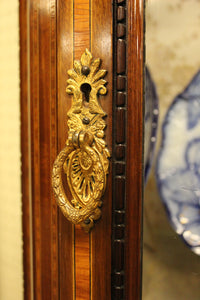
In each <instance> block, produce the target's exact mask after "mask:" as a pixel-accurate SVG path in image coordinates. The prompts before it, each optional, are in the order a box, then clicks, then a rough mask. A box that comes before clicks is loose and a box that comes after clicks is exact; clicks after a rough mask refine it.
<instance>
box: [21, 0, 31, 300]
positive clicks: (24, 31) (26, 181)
mask: <svg viewBox="0 0 200 300" xmlns="http://www.w3.org/2000/svg"><path fill="white" fill-rule="evenodd" d="M27 13H28V7H27V2H26V1H20V7H19V17H20V20H19V21H20V114H21V116H20V117H21V172H22V177H21V182H22V183H21V191H22V211H23V215H22V226H23V271H24V299H27V300H30V299H31V298H32V294H33V286H32V267H33V266H32V259H31V253H32V234H31V211H30V206H31V195H30V182H31V178H30V166H31V163H30V136H29V115H28V112H29V101H28V100H29V99H28V80H29V78H28V75H29V72H28V66H27V62H28V39H27V36H28V24H27V21H28V20H27Z"/></svg>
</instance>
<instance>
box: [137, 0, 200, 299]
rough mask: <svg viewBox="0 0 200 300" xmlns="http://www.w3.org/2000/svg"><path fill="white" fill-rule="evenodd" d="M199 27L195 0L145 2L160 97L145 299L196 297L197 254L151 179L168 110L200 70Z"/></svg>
mask: <svg viewBox="0 0 200 300" xmlns="http://www.w3.org/2000/svg"><path fill="white" fill-rule="evenodd" d="M199 28H200V1H199V0H148V1H146V63H147V65H148V67H149V70H150V72H151V75H152V78H153V79H154V82H155V84H156V88H157V93H158V97H159V126H158V132H157V133H158V134H157V145H156V146H157V149H156V153H155V156H154V166H153V168H152V170H151V174H150V176H149V180H148V182H147V185H146V188H145V193H144V249H143V250H144V255H143V298H142V299H143V300H169V299H170V300H179V299H181V300H190V299H192V300H199V299H200V257H199V256H197V255H196V254H194V253H192V252H191V250H190V249H189V248H188V247H187V246H186V245H185V244H184V243H183V241H182V240H181V239H180V237H179V236H178V235H177V234H176V233H175V232H174V230H173V229H172V227H171V226H170V222H169V220H168V217H167V214H166V211H165V209H164V206H163V204H162V202H161V199H160V196H159V194H158V189H157V185H156V180H155V169H156V159H157V154H158V150H159V148H160V146H161V127H162V123H163V120H164V117H165V115H166V112H167V110H168V108H169V106H170V105H171V103H172V101H173V99H174V98H175V97H176V96H177V94H178V93H181V92H182V91H183V90H184V88H185V87H186V86H187V85H188V84H189V82H190V81H191V79H192V78H193V76H194V75H195V74H196V72H197V71H198V70H199V69H200V54H199V50H200V30H199Z"/></svg>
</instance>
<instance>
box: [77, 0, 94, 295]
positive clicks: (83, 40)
mask: <svg viewBox="0 0 200 300" xmlns="http://www.w3.org/2000/svg"><path fill="white" fill-rule="evenodd" d="M86 48H88V49H90V1H89V0H84V1H83V0H74V50H73V52H74V59H76V60H80V58H81V55H82V54H83V53H84V51H85V49H86ZM74 263H75V299H77V300H89V299H90V290H91V287H90V285H91V281H90V273H91V270H90V234H87V233H85V232H84V231H83V229H82V228H81V227H80V226H75V262H74Z"/></svg>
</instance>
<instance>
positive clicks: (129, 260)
mask: <svg viewBox="0 0 200 300" xmlns="http://www.w3.org/2000/svg"><path fill="white" fill-rule="evenodd" d="M143 30H144V1H143V0H133V1H129V2H128V58H129V60H128V111H127V122H128V123H127V124H128V128H127V181H126V189H127V200H126V299H127V300H129V299H135V300H139V299H141V257H142V253H141V247H142V238H141V232H142V193H143V169H142V161H143V77H144V73H143V70H144V51H143V48H144V35H143Z"/></svg>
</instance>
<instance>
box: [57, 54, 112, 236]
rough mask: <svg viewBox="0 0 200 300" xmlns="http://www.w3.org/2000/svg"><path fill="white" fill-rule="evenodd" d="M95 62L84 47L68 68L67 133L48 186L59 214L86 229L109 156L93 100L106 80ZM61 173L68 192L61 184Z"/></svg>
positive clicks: (100, 114)
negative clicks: (70, 105) (50, 184)
mask: <svg viewBox="0 0 200 300" xmlns="http://www.w3.org/2000/svg"><path fill="white" fill-rule="evenodd" d="M99 65H100V59H95V60H93V58H92V55H91V53H90V52H89V51H88V50H87V49H86V51H85V52H84V54H83V55H82V57H81V61H80V62H79V61H75V62H74V69H73V70H69V71H68V74H69V75H70V77H71V78H70V79H68V81H67V82H68V84H69V85H68V87H67V93H69V94H73V102H72V107H71V109H70V111H69V112H68V116H69V120H68V126H69V135H68V139H67V142H66V147H65V148H64V149H63V150H62V151H61V152H60V153H59V154H58V156H57V158H56V160H55V162H54V165H53V172H52V186H53V189H54V193H55V196H56V199H57V203H58V205H59V207H60V208H61V211H62V213H63V214H64V216H65V217H66V218H67V219H68V220H69V221H71V222H72V223H74V224H80V225H81V226H82V227H83V228H84V229H85V231H87V232H89V231H90V229H91V228H92V227H93V224H94V220H97V219H99V218H100V216H101V209H100V207H101V205H102V201H101V198H102V195H103V193H104V191H105V187H106V175H107V173H108V167H109V160H108V158H109V156H110V154H109V151H108V149H107V147H106V143H105V141H104V139H103V137H104V128H105V126H106V123H105V121H104V119H103V117H105V115H106V114H105V113H104V112H103V110H102V109H101V107H100V105H99V103H98V100H97V93H98V92H99V93H100V94H105V93H106V87H105V86H104V84H105V83H106V81H105V80H104V79H102V77H104V76H105V74H106V71H105V70H99ZM65 174H66V179H67V185H68V188H69V191H66V188H65V187H64V184H63V181H64V180H65V176H64V175H65ZM65 186H66V185H65ZM69 192H70V193H71V197H72V200H71V201H69V199H68V198H69V197H68V196H67V195H68V194H69Z"/></svg>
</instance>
